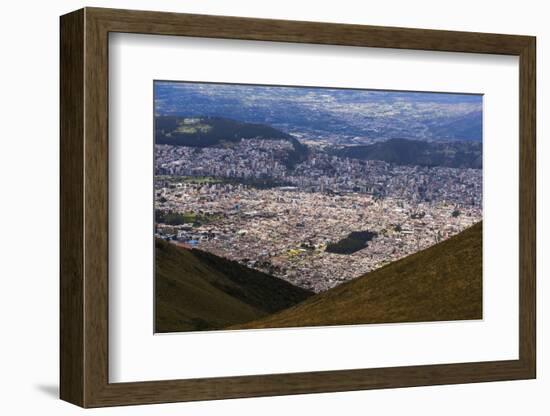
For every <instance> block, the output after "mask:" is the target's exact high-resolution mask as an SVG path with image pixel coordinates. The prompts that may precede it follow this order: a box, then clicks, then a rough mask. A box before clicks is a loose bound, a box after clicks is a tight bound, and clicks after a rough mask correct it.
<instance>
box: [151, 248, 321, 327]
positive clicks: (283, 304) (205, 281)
mask: <svg viewBox="0 0 550 416" xmlns="http://www.w3.org/2000/svg"><path fill="white" fill-rule="evenodd" d="M312 294H313V293H312V292H309V291H307V290H305V289H302V288H299V287H296V286H293V285H291V284H290V283H287V282H285V281H284V280H281V279H278V278H276V277H273V276H270V275H267V274H265V273H262V272H259V271H257V270H253V269H250V268H247V267H245V266H242V265H240V264H238V263H237V262H233V261H230V260H226V259H223V258H221V257H218V256H215V255H213V254H209V253H206V252H203V251H200V250H188V249H185V248H180V247H177V246H175V245H173V244H170V243H167V242H165V241H162V240H156V241H155V330H156V332H180V331H201V330H213V329H221V328H224V327H227V326H229V325H235V324H239V323H243V322H248V321H251V320H254V319H258V318H261V317H264V316H267V315H270V314H273V313H274V312H278V311H281V310H283V309H286V308H288V307H290V306H293V305H295V304H297V303H299V302H301V301H303V300H305V299H306V298H308V297H309V296H311V295H312Z"/></svg>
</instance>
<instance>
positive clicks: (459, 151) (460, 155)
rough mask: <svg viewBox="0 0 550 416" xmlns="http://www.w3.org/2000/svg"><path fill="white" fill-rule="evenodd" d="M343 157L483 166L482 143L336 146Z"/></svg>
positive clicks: (389, 142) (402, 141)
mask: <svg viewBox="0 0 550 416" xmlns="http://www.w3.org/2000/svg"><path fill="white" fill-rule="evenodd" d="M332 153H333V154H335V155H337V156H340V157H348V158H352V159H360V160H382V161H385V162H388V163H395V164H397V165H419V166H431V167H435V166H443V167H450V168H473V169H481V167H482V145H481V143H480V142H444V143H439V142H425V141H420V140H406V139H390V140H387V141H384V142H378V143H374V144H370V145H364V146H347V147H344V148H339V149H334V150H332Z"/></svg>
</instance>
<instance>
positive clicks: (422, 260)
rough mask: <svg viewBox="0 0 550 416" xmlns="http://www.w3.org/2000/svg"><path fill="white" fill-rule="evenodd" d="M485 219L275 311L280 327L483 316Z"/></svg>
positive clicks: (273, 322)
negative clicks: (293, 304)
mask: <svg viewBox="0 0 550 416" xmlns="http://www.w3.org/2000/svg"><path fill="white" fill-rule="evenodd" d="M481 231H482V223H481V222H480V223H477V224H476V225H474V226H472V227H470V228H469V229H467V230H465V231H463V232H462V233H460V234H458V235H456V236H454V237H451V238H450V239H448V240H446V241H444V242H442V243H439V244H437V245H434V246H432V247H430V248H427V249H425V250H423V251H420V252H418V253H415V254H412V255H410V256H408V257H405V258H404V259H401V260H398V261H396V262H394V263H391V264H389V265H387V266H385V267H382V268H380V269H378V270H375V271H373V272H371V273H368V274H366V275H364V276H361V277H358V278H356V279H354V280H352V281H350V282H347V283H344V284H342V285H340V286H337V287H335V288H334V289H331V290H328V291H326V292H323V293H320V294H318V295H316V296H313V297H311V298H309V299H308V300H306V301H304V302H303V303H301V304H299V305H296V306H294V307H291V308H289V309H287V310H284V311H282V312H280V313H277V314H274V315H272V316H269V317H266V318H263V319H259V320H256V321H254V322H248V323H245V324H244V325H237V326H233V327H232V329H240V328H280V327H301V326H325V325H347V324H367V323H391V322H424V321H446V320H465V319H481V318H482V290H481V286H482V278H481V277H482V276H481V274H482V261H481V259H482V245H481V242H482V232H481Z"/></svg>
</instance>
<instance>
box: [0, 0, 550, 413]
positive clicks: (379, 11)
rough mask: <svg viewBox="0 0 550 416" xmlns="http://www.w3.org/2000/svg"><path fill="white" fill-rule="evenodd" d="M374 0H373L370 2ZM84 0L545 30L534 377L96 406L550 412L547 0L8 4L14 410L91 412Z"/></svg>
mask: <svg viewBox="0 0 550 416" xmlns="http://www.w3.org/2000/svg"><path fill="white" fill-rule="evenodd" d="M369 3H370V4H369ZM82 6H102V7H118V8H133V9H145V10H151V9H156V10H166V11H176V12H189V13H208V14H221V15H240V16H251V17H265V18H277V19H294V20H317V21H327V22H342V23H359V24H373V25H388V26H407V27H420V28H433V29H453V30H469V31H481V32H500V33H513V34H530V35H536V36H537V37H538V67H537V71H538V88H537V91H538V119H539V122H538V166H539V176H538V192H539V193H538V195H539V199H538V212H539V217H538V222H539V226H538V259H539V264H538V290H539V299H538V304H539V311H538V313H539V366H538V369H539V378H538V380H535V381H519V382H501V383H485V384H470V385H459V386H440V387H423V388H410V389H397V390H380V391H367V392H353V393H339V394H317V395H304V396H288V397H274V398H261V399H243V400H225V401H218V402H203V403H188V404H167V405H155V406H139V407H132V408H113V409H102V410H91V411H87V413H88V414H102V415H122V414H124V415H138V414H139V415H176V414H177V415H197V416H200V415H214V414H216V415H217V414H219V415H233V414H239V415H257V414H262V415H280V414H300V413H301V414H309V413H315V414H317V415H329V414H330V415H332V414H335V413H337V414H338V413H339V414H342V413H345V414H346V415H354V414H365V413H367V412H369V413H372V414H377V415H378V414H388V415H396V414H404V413H405V414H410V415H416V414H422V415H438V416H439V415H441V414H445V415H463V414H467V413H471V414H475V415H478V414H483V413H487V414H498V415H501V416H503V415H515V414H529V415H545V414H547V413H548V409H549V408H550V399H548V394H547V392H548V390H549V388H550V361H549V360H547V359H546V357H545V351H544V348H545V346H546V341H547V339H548V331H546V332H544V331H543V325H544V323H545V319H544V314H545V312H546V310H547V308H545V306H544V305H543V301H550V294H549V293H548V290H549V288H550V286H549V285H547V284H545V282H544V274H545V272H546V271H547V269H548V264H549V263H548V260H547V259H545V258H544V256H543V254H544V248H545V247H546V243H547V242H548V239H549V238H550V227H549V225H548V222H547V221H545V218H544V217H543V215H542V213H543V211H545V210H546V211H547V210H548V209H549V208H550V206H549V201H548V190H546V192H544V190H543V187H544V184H545V183H546V182H547V179H549V178H548V174H549V173H548V172H549V171H550V170H549V169H548V168H547V167H544V166H543V164H544V163H550V145H548V144H547V143H545V140H544V136H543V134H544V132H543V130H542V126H543V123H544V115H545V107H544V103H545V102H547V101H549V100H550V90H549V89H548V82H547V79H546V78H545V72H548V71H549V70H550V66H549V67H548V68H546V67H545V62H546V59H547V57H548V56H550V26H548V23H547V16H548V12H547V11H546V10H545V7H544V6H545V2H541V1H536V0H523V1H521V2H518V1H514V2H510V1H503V0H501V1H496V0H491V1H485V2H480V1H475V0H474V1H472V0H463V1H461V2H460V3H459V4H458V3H456V2H452V3H451V2H441V1H436V0H433V1H432V0H417V1H407V0H398V1H391V0H387V1H385V2H359V1H354V0H339V1H319V0H318V1H305V0H303V1H299V0H277V1H273V0H271V1H253V0H230V1H225V2H221V1H216V0H202V1H200V0H181V1H175V0H172V1H170V0H157V1H151V0H149V1H147V0H133V1H132V0H121V1H111V2H107V1H92V0H90V1H89V2H82V1H69V0H52V1H49V2H39V1H35V2H30V1H24V0H19V1H17V2H14V3H11V2H6V4H3V8H2V13H1V15H0V30H1V32H2V33H1V34H2V36H1V37H0V39H1V46H2V48H1V49H2V55H1V56H2V61H1V63H0V74H1V76H0V97H1V99H0V107H1V108H0V110H1V111H0V114H1V118H0V120H1V123H0V129H1V130H0V131H1V136H0V137H1V138H2V143H1V147H0V189H1V190H2V202H3V203H2V204H1V205H0V210H1V215H0V253H1V254H0V269H1V273H0V322H1V329H2V333H1V338H2V341H1V342H0V391H1V392H2V394H1V399H0V410H1V411H2V413H3V414H9V415H12V414H33V412H34V413H40V414H55V415H72V414H79V413H80V412H83V411H82V410H80V409H79V408H77V407H75V406H72V405H69V404H67V403H64V402H61V401H59V400H58V399H57V394H58V392H57V390H58V387H57V386H58V358H57V357H58V270H59V268H58V255H59V251H58V228H59V227H58V226H59V223H58V208H59V205H58V191H59V186H58V183H59V180H58V174H59V169H58V163H59V157H58V154H59V147H58V130H59V129H58V114H59V113H58V104H59V100H58V87H59V75H58V70H59V67H58V61H59V51H58V44H59V35H58V31H59V30H58V28H59V27H58V16H59V15H61V14H64V13H66V12H69V11H71V10H74V9H77V8H80V7H82ZM545 87H546V88H545Z"/></svg>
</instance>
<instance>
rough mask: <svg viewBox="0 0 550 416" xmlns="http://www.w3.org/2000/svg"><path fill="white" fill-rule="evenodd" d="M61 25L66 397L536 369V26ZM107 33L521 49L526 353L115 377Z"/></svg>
mask: <svg viewBox="0 0 550 416" xmlns="http://www.w3.org/2000/svg"><path fill="white" fill-rule="evenodd" d="M60 28H61V45H60V46H61V51H60V52H61V61H60V63H61V95H60V99H61V121H60V123H61V155H60V159H61V179H60V181H61V182H60V186H61V201H60V203H61V218H60V220H61V231H60V232H61V243H60V244H61V247H60V251H61V257H60V261H61V268H60V275H61V276H60V278H61V287H60V295H61V303H60V310H61V315H60V331H61V332H60V341H61V346H60V359H61V364H60V375H61V386H60V396H61V398H62V399H63V400H66V401H68V402H71V403H74V404H76V405H79V406H82V407H102V406H116V405H131V404H146V403H163V402H179V401H191V400H213V399H226V398H239V397H258V396H270V395H287V394H304V393H321V392H338V391H351V390H363V389H380V388H396V387H410V386H426V385H439V384H455V383H474V382H487V381H500V380H519V379H530V378H535V376H536V333H535V330H536V328H535V311H536V305H535V293H536V291H535V264H536V263H535V248H536V247H535V244H536V242H535V231H536V227H535V221H536V211H535V202H536V199H535V185H536V183H535V171H536V170H535V155H536V153H535V128H536V119H535V106H536V97H535V59H536V58H535V51H536V46H535V45H536V44H535V38H534V37H530V36H516V35H500V34H485V33H467V32H451V31H438V30H420V29H403V28H393V27H377V26H360V25H345V24H327V23H313V22H296V21H283V20H264V19H252V18H240V17H222V16H206V15H190V14H176V13H161V12H147V11H129V10H114V9H100V8H85V9H81V10H78V11H75V12H72V13H69V14H67V15H64V16H62V17H61V22H60ZM110 32H125V33H141V34H152V35H153V34H154V35H174V36H192V37H206V38H225V39H246V40H262V41H277V42H297V43H312V44H330V45H347V46H368V47H381V48H382V47H383V48H397V49H416V50H430V51H448V52H468V53H483V54H503V55H515V56H519V65H520V80H519V85H520V93H519V97H520V100H519V101H520V108H519V114H520V116H519V117H520V132H519V133H520V143H519V146H518V150H519V155H520V159H519V160H520V182H519V183H520V185H519V195H520V196H519V198H520V207H519V208H520V209H519V212H520V217H519V218H520V220H519V233H520V242H519V243H520V244H519V247H520V253H519V256H520V257H519V259H520V268H519V270H518V273H519V311H520V316H519V359H518V360H509V361H492V362H472V363H460V364H444V365H419V366H406V367H390V368H366V369H356V370H339V371H322V372H308V373H289V374H266V375H254V376H238V377H221V378H204V379H182V380H170V381H147V382H132V383H110V382H109V379H108V361H109V354H108V279H109V277H108V222H109V218H108V168H109V167H108V80H109V77H108V67H109V62H108V35H109V33H110Z"/></svg>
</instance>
